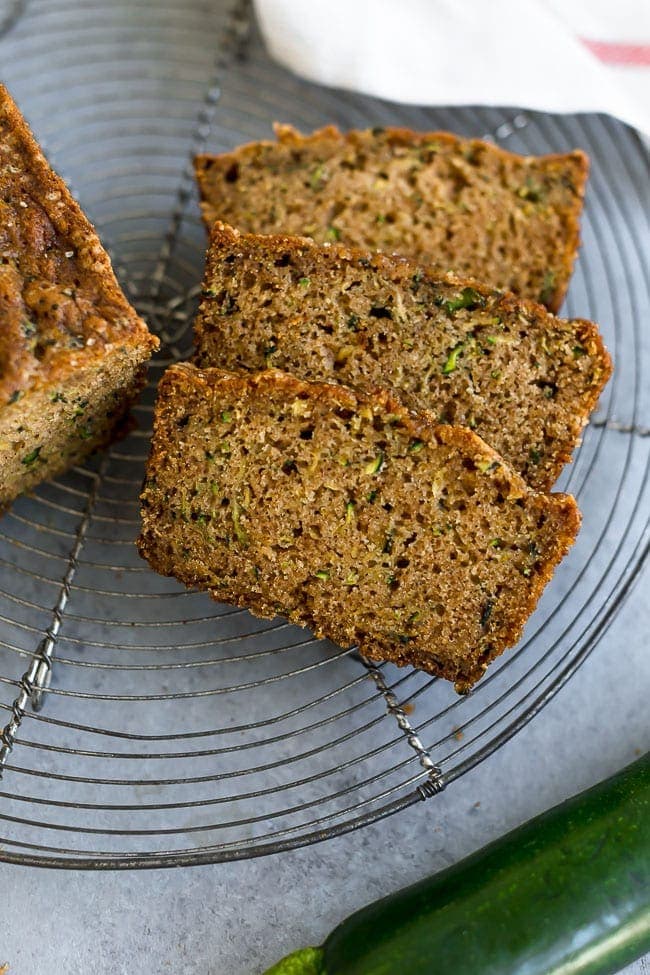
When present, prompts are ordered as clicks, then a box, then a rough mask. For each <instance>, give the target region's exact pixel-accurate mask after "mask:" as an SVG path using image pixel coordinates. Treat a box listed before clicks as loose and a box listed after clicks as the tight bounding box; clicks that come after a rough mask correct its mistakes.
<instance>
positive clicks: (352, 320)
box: [347, 314, 360, 332]
mask: <svg viewBox="0 0 650 975" xmlns="http://www.w3.org/2000/svg"><path fill="white" fill-rule="evenodd" d="M359 321H360V319H359V316H358V315H355V314H352V315H350V316H349V318H348V323H347V324H348V328H349V329H351V330H352V331H353V332H356V331H357V330H358V325H359Z"/></svg>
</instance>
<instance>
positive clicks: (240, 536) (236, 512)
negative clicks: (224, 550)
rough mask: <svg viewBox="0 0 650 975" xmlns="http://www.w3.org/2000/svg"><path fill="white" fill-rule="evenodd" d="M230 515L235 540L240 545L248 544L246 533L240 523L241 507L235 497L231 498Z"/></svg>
mask: <svg viewBox="0 0 650 975" xmlns="http://www.w3.org/2000/svg"><path fill="white" fill-rule="evenodd" d="M230 515H231V518H232V524H233V528H234V529H235V536H236V538H237V541H238V542H239V544H240V545H248V534H247V532H246V529H245V528H243V527H242V524H241V507H240V505H239V502H238V501H237V500H236V499H235V498H233V502H232V504H231V506H230Z"/></svg>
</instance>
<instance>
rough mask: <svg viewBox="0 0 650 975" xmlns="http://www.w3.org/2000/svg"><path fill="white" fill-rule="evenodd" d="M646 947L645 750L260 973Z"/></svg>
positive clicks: (577, 956)
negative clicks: (623, 766) (596, 782)
mask: <svg viewBox="0 0 650 975" xmlns="http://www.w3.org/2000/svg"><path fill="white" fill-rule="evenodd" d="M648 951H650V753H648V754H647V755H645V756H644V757H643V758H640V759H639V760H638V761H636V762H634V763H633V764H632V765H629V766H628V767H627V768H626V769H624V770H623V771H622V772H620V773H619V774H618V775H615V776H614V777H613V778H611V779H608V780H607V781H605V782H601V783H600V785H597V786H594V788H592V789H589V790H588V791H587V792H583V793H582V794H581V795H579V796H576V797H575V798H573V799H570V800H568V801H567V802H563V803H562V804H561V805H559V806H556V807H555V808H554V809H551V810H549V811H548V812H546V813H543V814H542V815H541V816H537V817H536V818H535V819H533V820H531V822H529V823H526V824H524V825H523V826H520V827H519V828H518V829H515V830H513V832H511V833H508V834H507V836H504V837H503V838H502V839H500V840H497V841H496V842H494V843H491V844H490V845H489V846H487V847H485V848H484V849H483V850H479V851H478V852H477V853H474V854H473V855H472V856H470V857H468V858H467V859H465V860H463V861H461V862H460V863H458V864H456V865H454V866H452V867H450V868H449V869H447V870H443V871H442V873H439V874H436V875H435V876H433V877H430V878H428V879H426V880H423V881H421V882H420V883H417V884H414V885H413V886H412V887H408V888H406V889H405V890H401V891H398V892H397V893H396V894H393V895H391V896H389V897H385V898H383V900H380V901H378V902H377V903H375V904H370V905H369V906H368V907H365V908H363V909H362V910H360V911H358V912H357V913H356V914H353V915H352V916H351V917H350V918H348V919H347V920H346V921H344V922H343V923H342V924H340V925H339V926H338V927H337V928H336V929H335V930H334V931H333V932H332V933H331V934H330V935H329V937H328V938H327V940H326V941H325V943H324V944H323V945H322V947H319V948H305V949H302V950H301V951H297V952H294V954H292V955H289V956H288V957H287V958H284V959H283V960H282V961H280V962H279V963H278V964H277V965H275V966H274V967H273V968H271V969H269V971H268V972H267V975H609V973H612V972H616V971H618V970H619V969H620V968H622V967H623V966H624V965H626V964H628V963H629V962H631V961H633V960H634V959H635V958H638V957H640V956H641V955H643V954H644V953H645V952H648Z"/></svg>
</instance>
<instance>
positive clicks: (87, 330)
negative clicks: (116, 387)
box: [0, 85, 159, 402]
mask: <svg viewBox="0 0 650 975" xmlns="http://www.w3.org/2000/svg"><path fill="white" fill-rule="evenodd" d="M0 191H1V192H0V218H1V223H0V257H1V259H2V265H1V266H0V270H1V271H2V274H1V275H0V314H1V315H2V318H3V328H2V329H1V330H0V402H7V401H8V400H9V399H11V397H12V396H13V395H14V394H15V392H16V391H18V390H20V391H24V390H26V389H31V388H37V387H38V386H40V385H43V384H45V385H47V384H48V383H50V382H52V381H61V380H62V379H63V378H64V377H65V376H67V375H69V374H70V373H72V372H74V370H75V369H77V368H79V367H80V366H82V365H85V364H86V363H88V362H91V361H93V360H94V359H97V360H100V359H101V357H102V356H103V355H104V354H105V350H106V349H109V350H110V347H111V346H112V345H114V344H116V343H120V344H122V345H124V346H136V347H138V348H140V349H141V352H142V358H143V360H144V359H147V358H149V356H150V355H151V353H152V352H153V351H154V349H156V348H157V347H158V345H159V343H158V340H157V339H156V338H155V337H154V336H153V335H151V333H150V332H149V330H148V329H147V326H146V325H145V323H144V322H143V321H142V319H141V318H140V317H139V316H138V315H137V314H136V312H135V311H134V309H133V308H132V307H131V306H130V305H129V303H128V302H127V300H126V298H125V297H124V294H123V293H122V291H121V289H120V287H119V285H118V283H117V280H116V279H115V275H114V273H113V269H112V267H111V262H110V259H109V257H108V255H107V253H106V251H105V250H104V248H103V247H102V245H101V243H100V241H99V239H98V237H97V234H96V233H95V230H94V228H93V226H92V225H91V223H90V222H89V221H88V219H87V218H86V216H85V214H84V213H83V211H82V210H81V208H80V207H79V205H78V204H77V203H76V201H75V200H74V199H73V198H72V196H71V195H70V193H69V191H68V189H67V187H66V185H65V183H64V182H63V180H62V179H61V178H60V177H59V176H57V174H56V173H55V172H54V171H53V170H52V169H51V168H50V166H49V164H48V162H47V160H46V159H45V157H44V156H43V153H42V151H41V149H40V147H39V146H38V144H37V142H36V141H35V139H34V137H33V135H32V134H31V132H30V130H29V128H28V126H27V124H26V122H25V120H24V119H23V117H22V115H21V114H20V112H19V111H18V108H17V107H16V105H15V104H14V102H13V101H12V99H11V97H10V95H9V93H8V91H7V90H6V88H4V87H3V86H2V85H0Z"/></svg>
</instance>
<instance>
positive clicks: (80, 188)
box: [0, 0, 650, 869]
mask: <svg viewBox="0 0 650 975" xmlns="http://www.w3.org/2000/svg"><path fill="white" fill-rule="evenodd" d="M0 61H1V63H2V65H3V69H4V79H3V80H5V81H6V83H7V84H8V85H9V86H10V88H11V89H12V91H13V92H14V94H15V96H16V98H17V99H18V101H19V102H20V104H21V105H22V107H23V108H24V110H25V112H26V114H27V116H28V118H29V119H30V121H31V122H32V125H33V127H34V129H35V131H36V133H37V135H38V136H39V137H40V138H41V140H42V141H43V142H44V144H45V148H46V150H47V151H48V153H49V155H50V157H51V159H52V161H53V163H54V164H55V165H56V166H57V168H58V169H59V171H60V172H62V174H63V175H64V176H65V177H66V178H67V179H68V181H69V182H70V184H71V185H72V188H73V190H74V191H75V192H76V194H77V196H78V197H79V198H80V200H81V202H82V204H83V205H84V207H85V208H86V209H87V211H88V212H89V213H90V215H91V217H92V218H93V219H94V221H95V222H96V224H97V225H98V228H99V230H100V232H101V234H102V236H103V237H104V239H105V240H107V241H108V242H109V244H110V247H111V251H112V255H113V258H114V261H115V263H116V267H117V269H118V273H119V275H120V277H121V280H122V283H123V284H124V286H125V287H126V288H127V289H128V291H129V293H130V295H131V297H132V299H133V300H134V302H135V303H136V304H137V306H138V307H139V309H140V310H141V312H142V313H143V314H144V315H145V316H146V317H147V318H148V320H149V321H150V322H151V324H152V326H153V327H154V328H155V329H157V330H158V331H159V333H160V334H161V335H162V337H163V338H164V341H165V344H164V351H163V352H162V354H161V355H160V357H159V359H158V360H157V361H156V363H155V365H154V367H153V369H152V375H151V379H152V382H151V385H150V387H149V388H148V390H147V392H146V394H145V396H144V397H143V400H142V402H141V404H140V405H139V406H138V408H137V411H136V412H137V417H138V421H139V427H138V429H136V430H135V431H134V432H133V433H132V434H131V435H130V436H129V437H128V439H126V440H124V441H123V442H121V443H118V444H116V445H114V446H113V447H112V448H111V449H110V450H108V451H107V452H105V453H104V454H103V455H102V456H100V457H97V458H95V459H93V460H92V461H91V462H89V463H88V464H87V465H85V466H84V467H79V468H76V469H75V470H74V471H72V472H71V473H70V474H68V475H66V476H65V477H62V478H60V479H58V480H56V481H55V482H52V483H50V484H45V485H43V486H41V487H40V488H39V489H38V490H37V491H36V493H35V494H34V496H33V497H30V498H22V499H20V500H19V501H18V502H17V503H16V504H15V505H14V507H13V508H12V510H11V511H10V512H9V513H8V514H7V515H6V516H5V517H4V519H3V520H2V522H0V726H3V730H2V734H1V742H2V748H1V750H0V772H1V773H2V781H1V782H0V860H5V861H11V862H17V863H24V864H32V865H49V866H57V867H87V868H119V869H126V868H131V867H153V866H172V865H173V866H178V865H181V864H195V863H205V862H213V861H218V860H226V859H235V858H240V857H250V856H257V855H261V854H264V853H268V852H273V851H278V850H282V849H287V848H290V847H293V846H298V845H301V844H305V843H310V842H314V841H316V840H320V839H324V838H326V837H328V836H334V835H336V834H337V833H341V832H345V831H347V830H350V829H354V828H356V827H359V826H362V825H363V824H364V823H368V822H371V821H373V820H376V819H378V818H380V817H382V816H386V815H388V814H389V813H392V812H394V811H396V810H398V809H403V808H405V807H407V806H409V805H410V804H412V803H414V802H418V801H422V800H423V799H428V798H430V797H431V796H433V795H435V793H436V792H437V791H439V790H440V789H441V788H443V787H444V786H445V785H447V784H448V783H450V782H451V781H453V780H454V779H455V778H457V777H458V776H460V775H462V774H463V773H464V772H466V771H467V770H468V769H470V768H472V767H473V766H474V765H476V763H478V762H480V761H481V760H482V759H483V758H485V757H486V756H487V755H489V754H490V753H491V752H493V751H494V750H495V749H496V748H498V746H499V745H500V744H501V743H502V742H503V741H505V740H506V739H507V738H508V737H510V736H511V735H512V734H514V733H515V732H516V730H517V729H518V728H520V727H521V726H522V725H523V724H525V723H526V722H527V721H529V720H530V718H531V717H532V716H533V715H534V714H536V713H537V711H539V709H540V708H541V707H543V705H544V704H545V703H546V701H548V700H549V698H550V697H552V696H553V694H555V692H556V691H557V690H558V688H559V687H561V686H562V685H563V684H564V683H565V682H566V681H567V680H568V679H569V677H570V676H571V675H572V674H573V673H574V672H575V671H576V669H577V668H578V667H579V666H580V665H581V664H582V663H583V661H584V660H585V658H586V657H587V656H588V654H589V653H590V651H591V650H592V649H593V647H594V646H595V645H596V643H597V642H598V640H599V639H600V638H601V636H602V635H603V633H604V632H605V630H606V629H607V627H608V626H609V624H610V623H611V621H612V619H613V618H614V616H615V614H616V613H617V612H618V610H619V609H620V607H621V606H622V605H623V602H624V600H625V597H626V595H627V594H628V592H629V591H630V589H631V587H632V585H633V583H634V581H635V579H636V577H637V576H638V573H639V571H640V566H641V564H642V560H643V558H644V556H645V555H646V553H647V546H648V510H649V504H648V501H649V489H648V477H647V474H648V462H649V459H650V437H649V436H648V433H649V429H648V428H649V426H650V422H649V421H650V410H649V406H650V403H649V390H648V381H647V377H648V364H649V363H648V356H649V354H650V352H649V347H648V340H647V334H648V328H647V324H646V323H645V322H643V321H642V320H641V315H642V314H645V315H646V316H647V309H648V307H649V306H650V301H649V299H650V282H649V280H648V267H647V262H646V254H647V243H648V234H649V228H648V215H647V211H646V210H645V209H644V202H643V195H644V190H645V188H646V187H647V178H648V172H647V155H646V153H645V150H644V147H643V146H642V145H641V143H640V142H639V140H638V139H637V137H636V136H635V135H634V133H633V132H631V131H630V130H629V129H626V128H625V127H624V126H622V125H620V124H618V123H616V122H614V121H612V120H611V119H606V118H601V117H595V116H589V117H587V116H582V117H563V118H556V117H550V116H544V115H541V114H535V113H533V114H523V113H517V112H516V111H510V112H508V111H502V110H498V111H497V110H491V109H472V108H467V109H460V110H459V109H454V110H443V109H420V108H405V107H399V106H394V105H389V104H387V103H383V102H378V101H375V100H373V99H370V98H364V97H361V96H353V95H348V94H342V93H340V92H335V91H326V90H322V89H318V88H316V87H315V86H312V85H309V84H307V83H304V82H301V81H299V80H297V79H295V78H293V77H291V76H289V75H288V74H287V73H286V72H284V71H282V70H281V69H280V68H278V67H276V66H274V65H273V64H272V63H270V62H269V60H268V59H267V57H266V55H265V53H264V51H263V48H262V46H261V44H260V41H259V38H258V37H257V35H256V33H255V30H254V28H253V29H251V24H250V12H249V10H248V7H247V6H246V4H244V3H241V2H237V0H235V2H234V3H232V4H226V3H222V4H219V3H216V2H214V0H211V2H210V3H204V2H199V0H195V2H188V3H186V4H183V5H175V4H172V3H171V2H167V0H159V2H158V3H156V4H151V3H148V2H145V0H138V2H132V0H131V2H127V0H119V2H117V0H116V2H115V3H113V4H110V5H108V4H104V3H103V2H99V0H86V2H84V3H82V4H78V3H72V2H68V0H31V2H27V3H15V2H13V3H12V2H9V3H7V2H5V0H0ZM44 64H45V65H46V70H45V72H44V71H43V70H42V66H43V65H44ZM276 118H277V119H280V120H283V121H290V122H293V123H294V124H297V125H298V126H300V127H303V128H305V129H308V128H312V127H315V126H317V125H319V124H323V123H325V122H329V121H333V122H336V123H338V124H340V125H342V126H347V127H350V126H359V125H367V124H382V123H400V124H405V125H409V126H413V127H415V128H429V129H433V128H450V129H452V130H455V131H460V132H463V133H467V134H474V135H479V136H483V135H485V136H487V137H490V138H493V139H495V140H496V141H497V142H499V143H501V144H503V145H504V146H506V147H507V148H511V149H513V150H516V151H521V152H544V151H553V150H555V151H559V150H562V149H563V148H565V147H569V146H573V145H580V146H583V147H584V148H585V149H586V150H587V151H588V152H589V153H590V155H591V157H592V177H591V182H590V189H589V195H588V200H587V208H586V214H585V219H584V225H583V237H584V246H583V251H582V255H581V258H580V261H579V264H578V267H577V270H576V273H575V276H574V280H573V283H572V286H571V291H570V295H569V299H568V303H567V312H568V313H569V314H583V315H585V316H588V317H592V318H594V319H596V320H597V321H599V322H600V323H601V324H602V327H603V330H604V332H605V336H606V339H607V341H608V344H609V346H610V348H611V350H612V353H613V356H614V359H615V362H616V367H617V368H616V373H615V376H614V379H613V380H612V382H611V383H610V385H609V387H608V389H607V391H606V393H605V396H604V398H603V402H602V404H601V411H600V412H599V414H598V415H597V416H596V417H595V418H594V421H593V422H592V424H591V425H590V427H589V428H588V430H587V431H586V435H585V438H584V443H583V445H582V447H581V448H580V450H579V452H578V454H577V457H576V460H575V463H574V464H573V465H572V466H571V468H570V469H569V470H568V471H567V473H566V474H565V476H564V477H563V480H562V481H561V483H560V485H559V486H560V487H561V488H562V489H565V490H569V491H572V492H573V493H575V494H576V495H577V497H578V499H579V502H580V505H581V508H582V510H583V513H584V528H583V531H582V533H581V535H580V538H579V541H578V543H577V545H576V547H575V548H574V550H573V553H572V555H571V556H570V558H569V559H568V560H567V561H566V562H565V564H564V565H563V566H562V567H561V569H560V571H559V573H558V575H557V577H556V579H555V580H554V582H553V585H552V586H551V587H550V588H549V590H548V591H547V593H546V594H545V596H544V598H543V600H542V603H541V605H540V607H539V609H538V611H537V612H536V614H535V616H534V617H533V619H532V620H531V622H530V625H529V627H528V629H527V631H526V636H525V639H524V640H523V641H522V643H521V644H520V645H519V646H518V647H517V648H516V649H514V650H513V651H511V652H510V653H508V654H506V655H505V656H504V657H503V658H501V661H500V662H499V663H498V664H497V665H495V666H494V667H493V668H492V670H491V671H490V672H489V674H488V676H487V677H486V678H485V679H484V680H483V681H482V682H481V683H480V684H479V685H478V687H477V688H476V690H475V691H474V692H473V694H471V695H470V696H469V697H467V698H458V697H456V695H455V694H454V693H453V691H452V690H451V689H450V688H449V687H448V686H447V685H446V684H445V683H444V682H439V681H436V680H434V679H432V678H430V677H428V676H427V675H425V674H422V673H419V672H417V671H413V670H405V671H398V670H397V669H396V668H394V667H392V666H382V667H378V666H375V665H373V664H370V663H369V662H368V661H364V660H363V659H362V658H360V657H359V656H358V655H356V654H355V653H353V652H347V651H344V650H342V649H340V648H335V647H333V646H331V645H328V644H326V643H325V642H324V641H318V640H315V639H313V638H311V637H310V635H309V634H308V633H306V632H305V631H303V630H298V629H296V628H295V627H291V626H289V625H288V624H286V623H284V622H282V621H281V620H276V621H273V622H270V623H269V622H263V621H260V620H255V619H253V618H252V617H250V616H249V615H248V614H247V613H245V612H243V611H241V610H235V609H233V608H232V607H228V606H217V605H216V604H213V603H211V602H210V600H209V599H208V598H207V597H206V596H205V595H202V594H199V593H191V592H186V591H185V590H182V589H181V588H180V587H179V586H178V585H177V584H176V583H175V582H174V581H172V580H167V579H162V578H159V577H157V576H155V575H154V574H152V573H151V572H150V571H149V570H148V568H147V567H146V566H145V564H144V563H143V562H141V561H140V560H139V558H138V556H137V554H136V552H135V549H134V545H133V540H134V538H135V535H136V533H137V528H138V503H137V494H138V488H139V484H140V481H141V476H142V466H143V462H144V458H145V455H146V451H147V443H148V436H149V424H150V419H151V409H152V402H153V390H154V387H155V383H156V380H157V379H158V378H159V375H160V372H161V370H162V369H164V368H165V366H166V365H167V364H168V363H169V362H170V361H173V360H175V359H178V358H179V357H184V356H185V355H186V354H187V352H188V351H189V347H190V343H191V318H192V313H193V310H194V306H195V297H196V293H197V286H198V282H199V280H200V277H201V272H202V261H203V251H204V246H205V238H204V233H203V230H202V228H201V226H200V221H199V216H198V209H197V206H196V200H195V198H194V191H193V185H192V177H191V172H190V159H191V156H192V154H193V153H194V152H196V151H197V150H199V149H200V148H201V147H202V146H204V145H205V146H210V147H211V148H214V149H223V148H227V147H230V146H233V145H236V144H238V143H240V142H242V141H245V140H247V139H251V138H257V137H260V136H265V135H268V133H269V131H270V121H272V120H273V119H276Z"/></svg>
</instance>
